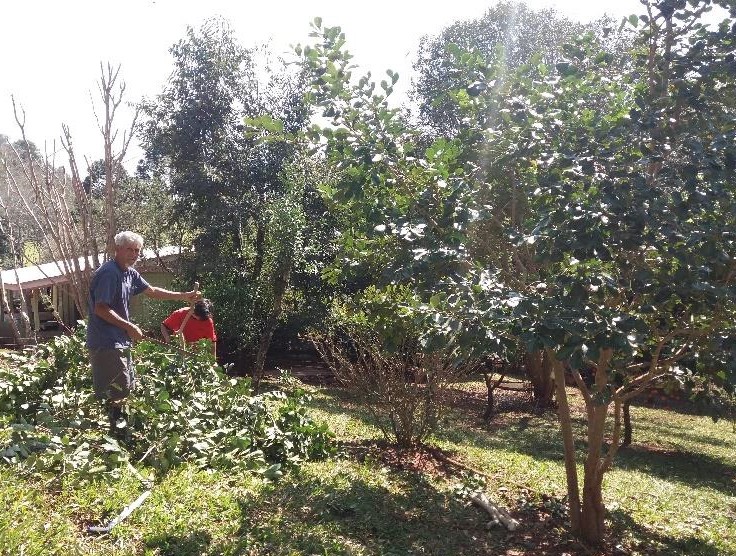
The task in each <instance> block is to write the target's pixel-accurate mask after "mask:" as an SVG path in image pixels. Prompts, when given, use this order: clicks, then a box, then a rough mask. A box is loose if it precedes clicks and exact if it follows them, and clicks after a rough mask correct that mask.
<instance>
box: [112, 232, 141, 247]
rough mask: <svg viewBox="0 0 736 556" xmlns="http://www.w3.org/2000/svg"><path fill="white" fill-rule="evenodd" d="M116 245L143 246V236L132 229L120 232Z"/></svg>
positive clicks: (116, 238) (116, 237)
mask: <svg viewBox="0 0 736 556" xmlns="http://www.w3.org/2000/svg"><path fill="white" fill-rule="evenodd" d="M115 245H116V246H118V247H123V246H125V245H137V246H138V247H143V236H142V235H140V234H136V233H135V232H130V231H125V232H120V233H119V234H117V235H116V236H115Z"/></svg>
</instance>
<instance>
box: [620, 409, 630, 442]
mask: <svg viewBox="0 0 736 556" xmlns="http://www.w3.org/2000/svg"><path fill="white" fill-rule="evenodd" d="M623 413H624V440H623V442H622V443H621V445H622V446H631V437H632V429H631V400H626V401H625V402H624V403H623Z"/></svg>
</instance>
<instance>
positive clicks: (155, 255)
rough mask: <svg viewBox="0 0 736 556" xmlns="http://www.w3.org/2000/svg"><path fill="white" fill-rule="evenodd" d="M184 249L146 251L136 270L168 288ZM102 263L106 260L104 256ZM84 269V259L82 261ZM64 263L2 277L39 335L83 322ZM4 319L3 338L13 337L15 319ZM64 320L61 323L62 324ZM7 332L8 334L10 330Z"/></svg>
mask: <svg viewBox="0 0 736 556" xmlns="http://www.w3.org/2000/svg"><path fill="white" fill-rule="evenodd" d="M181 253H182V248H181V247H177V246H173V245H169V246H166V247H162V248H159V249H144V250H143V252H142V253H141V258H140V260H139V261H138V263H137V264H136V266H135V268H136V270H138V272H140V273H141V274H142V275H143V276H144V277H145V278H146V280H147V281H149V282H150V283H151V284H153V285H166V284H168V283H169V282H170V281H171V278H172V272H171V267H172V266H173V265H175V264H176V262H177V260H178V259H179V257H180V255H181ZM100 260H105V257H104V255H100ZM79 262H80V266H81V267H82V268H84V266H85V264H88V263H89V261H85V260H84V258H82V259H80V261H79ZM65 266H69V265H64V264H62V261H54V262H50V263H43V264H38V265H32V266H26V267H21V268H13V269H10V270H3V271H2V273H1V276H2V284H3V286H4V288H5V291H4V293H5V295H7V296H8V304H9V305H10V307H11V308H12V307H13V304H14V301H15V302H16V303H17V302H18V301H17V300H20V299H21V298H22V299H23V300H25V307H21V309H22V310H24V311H25V312H27V314H28V316H29V318H30V321H31V325H32V326H33V329H34V330H35V331H36V332H39V331H43V330H49V329H57V328H59V326H60V324H61V323H63V324H66V325H67V326H71V325H73V324H74V323H76V321H77V320H78V319H79V312H78V311H77V308H76V306H75V304H74V296H73V294H72V292H71V290H70V286H69V277H68V276H67V275H66V273H65V271H64V268H65ZM0 315H2V316H1V317H0V336H12V334H11V333H10V332H9V329H10V324H9V322H8V320H9V319H10V318H12V316H11V315H6V314H2V313H0ZM57 315H58V319H60V320H61V323H59V322H58V320H57ZM6 328H7V329H8V330H6Z"/></svg>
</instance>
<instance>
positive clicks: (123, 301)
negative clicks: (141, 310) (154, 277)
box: [87, 260, 150, 349]
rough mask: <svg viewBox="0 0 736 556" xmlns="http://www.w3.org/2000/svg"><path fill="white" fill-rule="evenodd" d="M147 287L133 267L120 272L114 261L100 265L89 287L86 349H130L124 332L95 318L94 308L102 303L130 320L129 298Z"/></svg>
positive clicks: (128, 340)
mask: <svg viewBox="0 0 736 556" xmlns="http://www.w3.org/2000/svg"><path fill="white" fill-rule="evenodd" d="M149 287H150V286H149V284H148V282H146V280H145V279H144V278H143V277H142V276H141V275H140V273H139V272H138V271H137V270H135V269H134V268H128V269H127V270H125V271H123V270H122V269H121V268H120V266H119V265H118V263H117V262H115V261H114V260H111V261H107V262H106V263H104V264H103V265H102V266H100V268H98V269H97V271H96V272H95V274H94V276H93V277H92V283H91V284H90V287H89V325H88V326H87V347H89V348H94V349H101V348H102V349H106V348H107V349H110V348H125V347H128V346H130V338H129V337H128V334H127V332H125V330H123V329H122V328H119V327H117V326H115V325H114V324H110V323H109V322H106V321H104V320H103V319H101V318H100V317H98V316H97V315H95V305H96V304H97V303H103V304H105V305H107V306H109V307H110V309H112V310H113V311H115V312H116V313H117V314H118V315H120V316H121V317H122V318H124V319H125V320H130V299H131V297H133V296H134V295H138V294H139V293H142V292H144V291H145V290H147V289H148V288H149Z"/></svg>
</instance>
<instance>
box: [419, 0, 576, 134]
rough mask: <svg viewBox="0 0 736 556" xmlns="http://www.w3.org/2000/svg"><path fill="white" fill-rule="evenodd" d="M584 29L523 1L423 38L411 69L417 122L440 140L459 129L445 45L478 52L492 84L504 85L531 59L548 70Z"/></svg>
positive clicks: (451, 65)
mask: <svg viewBox="0 0 736 556" xmlns="http://www.w3.org/2000/svg"><path fill="white" fill-rule="evenodd" d="M584 30H585V27H584V26H583V25H582V24H580V23H576V22H573V21H570V20H569V19H567V18H565V17H562V16H561V15H560V14H559V13H557V12H555V11H554V10H549V9H548V10H539V11H537V10H532V9H530V8H528V7H527V6H526V4H524V3H523V2H521V3H518V2H501V3H499V4H497V5H495V6H493V7H491V8H489V9H488V11H487V12H486V13H485V14H484V15H483V16H482V17H479V18H477V19H469V20H465V21H458V22H455V23H453V24H452V25H450V26H449V27H447V28H446V29H444V30H443V31H442V32H441V33H440V34H439V35H436V36H427V37H424V38H423V39H422V41H421V43H420V45H419V53H418V56H417V61H416V62H415V64H414V69H415V70H416V71H417V72H418V77H417V79H416V82H415V83H414V88H413V92H412V96H413V98H414V101H415V102H417V104H418V105H419V116H420V122H421V123H422V124H424V125H426V126H428V127H429V128H430V129H431V130H432V131H433V133H435V134H437V135H440V136H454V135H455V134H456V133H457V131H458V130H459V129H460V128H462V126H463V116H462V114H461V113H460V112H459V111H458V109H457V104H456V103H455V102H454V99H453V98H452V97H451V96H450V95H448V92H449V91H451V90H453V87H451V86H450V87H448V85H452V84H453V83H455V82H456V77H457V70H456V69H455V64H454V63H453V58H454V55H453V52H452V50H451V49H448V46H449V45H454V47H456V48H459V49H460V50H463V51H467V52H477V53H478V54H479V55H480V56H482V57H483V58H484V59H485V60H487V61H489V62H490V61H491V60H493V62H494V63H495V64H496V65H497V66H498V71H497V72H496V73H497V74H496V76H495V78H496V79H499V80H504V79H505V78H506V76H507V74H512V73H513V72H514V71H515V70H517V69H518V68H520V67H522V66H524V65H527V64H529V63H531V62H532V61H533V59H534V58H535V57H538V58H539V60H538V61H539V62H541V63H543V64H545V65H547V66H548V67H550V68H552V67H554V65H555V64H556V63H557V61H558V60H559V59H560V56H561V51H560V49H561V46H562V45H563V44H564V43H565V42H568V41H570V40H571V39H572V38H574V37H576V36H577V35H579V34H581V33H582V32H583V31H584Z"/></svg>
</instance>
